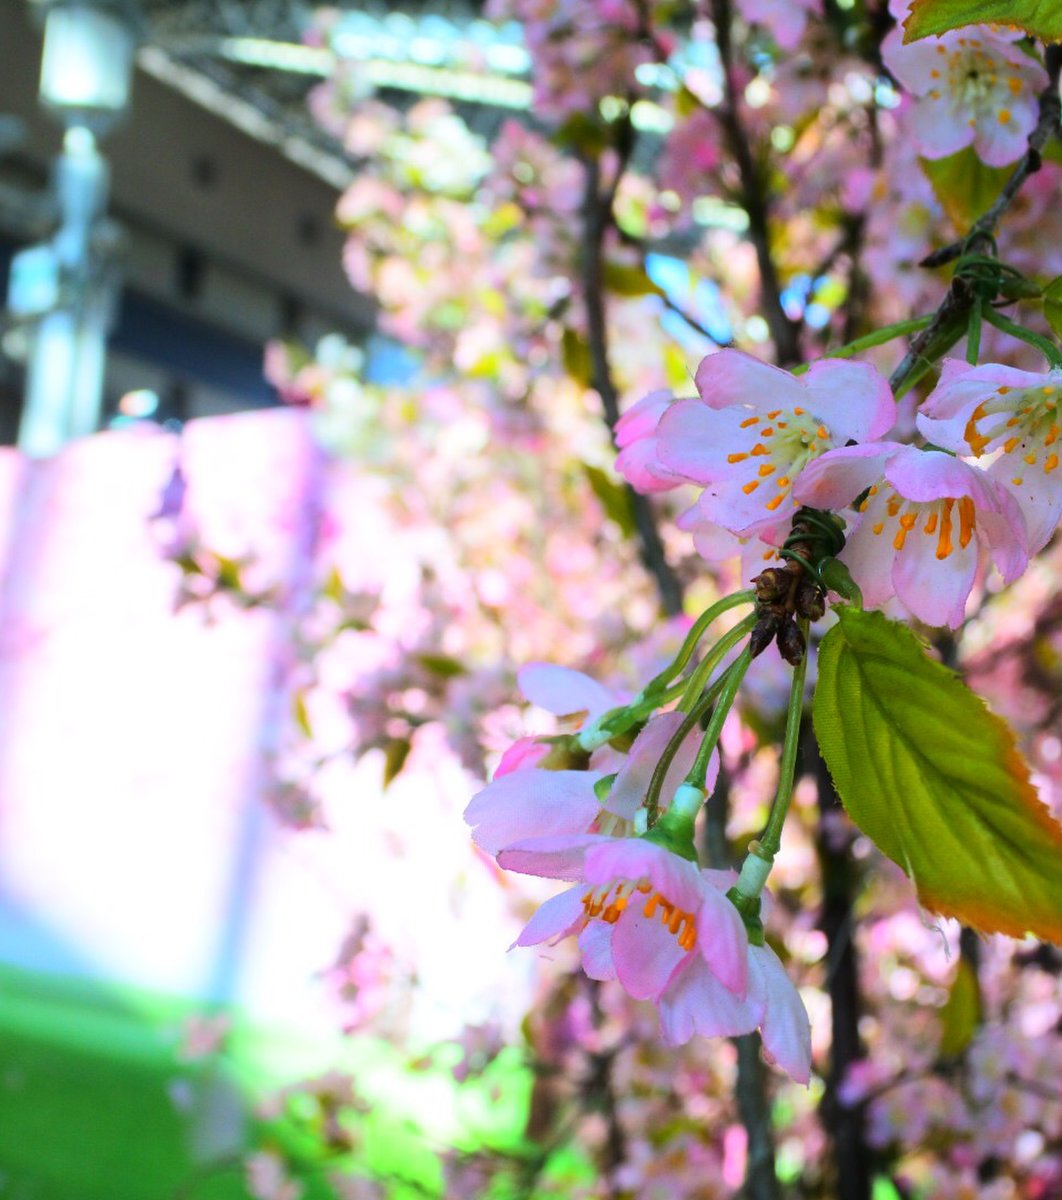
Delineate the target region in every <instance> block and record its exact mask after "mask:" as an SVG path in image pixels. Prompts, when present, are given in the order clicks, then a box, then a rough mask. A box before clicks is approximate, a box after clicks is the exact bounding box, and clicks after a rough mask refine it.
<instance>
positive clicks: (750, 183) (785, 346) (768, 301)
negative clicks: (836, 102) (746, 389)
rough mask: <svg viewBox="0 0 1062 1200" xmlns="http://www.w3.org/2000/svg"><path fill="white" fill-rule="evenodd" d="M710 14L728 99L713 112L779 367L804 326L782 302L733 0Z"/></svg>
mask: <svg viewBox="0 0 1062 1200" xmlns="http://www.w3.org/2000/svg"><path fill="white" fill-rule="evenodd" d="M711 14H712V23H713V24H714V26H715V40H716V45H717V46H718V48H719V60H720V63H721V64H722V68H723V102H722V104H720V105H719V107H718V108H716V109H712V110H711V111H712V112H714V113H715V115H716V116H717V117H718V119H719V122H720V123H721V125H722V127H723V135H724V137H725V138H726V144H727V149H728V150H729V151H730V154H731V156H732V157H733V159H734V162H735V163H736V164H737V169H738V178H739V179H740V183H741V190H740V194H739V200H740V203H741V206H742V208H744V210H745V212H746V214H747V215H748V218H749V231H748V232H749V240H750V241H751V242H752V246H753V249H754V250H755V252H756V263H757V265H758V267H759V271H760V304H761V307H762V309H763V315H764V319H765V320H766V322H767V328H768V329H769V330H770V333H771V338H772V340H773V341H774V347H775V357H776V358H777V361H778V363H779V365H780V366H783V367H784V366H790V365H792V364H793V363H797V362H799V361H800V358H801V353H800V337H799V326H798V324H797V323H796V322H795V321H793V320H791V319H790V318H789V317H788V316H787V315H786V311H785V309H784V308H783V307H782V286H781V281H780V280H779V278H778V268H777V266H776V265H775V261H774V256H773V254H772V253H771V235H770V207H769V204H768V200H767V181H766V179H765V178H764V174H763V172H762V171H761V170H760V168H759V167H758V166H757V165H756V162H755V160H754V159H753V157H752V150H751V144H752V139H751V137H750V135H749V132H748V130H747V129H746V128H745V125H744V122H743V121H742V119H741V102H740V96H739V93H738V88H737V85H736V83H735V77H734V47H733V42H732V40H731V20H732V17H733V13H732V10H731V6H730V0H711Z"/></svg>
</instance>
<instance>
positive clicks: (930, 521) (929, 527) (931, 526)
mask: <svg viewBox="0 0 1062 1200" xmlns="http://www.w3.org/2000/svg"><path fill="white" fill-rule="evenodd" d="M936 531H937V514H936V513H935V512H931V513H930V514H929V516H928V517H926V523H925V524H924V525H923V526H922V532H923V533H928V534H933V533H936Z"/></svg>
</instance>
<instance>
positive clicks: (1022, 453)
mask: <svg viewBox="0 0 1062 1200" xmlns="http://www.w3.org/2000/svg"><path fill="white" fill-rule="evenodd" d="M696 383H697V390H698V392H699V396H698V397H696V398H692V399H675V398H674V397H672V396H670V395H668V394H663V393H659V392H658V393H653V394H651V395H650V396H647V397H646V398H645V399H643V400H642V401H640V402H639V403H638V404H636V405H634V406H633V407H632V408H631V409H630V410H629V411H628V412H627V414H626V415H625V417H624V418H623V419H622V420H621V422H620V427H619V442H620V446H621V452H620V455H619V457H618V459H617V466H618V468H619V469H620V471H621V472H622V473H623V474H624V476H625V477H626V478H627V479H628V480H629V481H630V482H631V484H632V485H633V486H634V487H636V488H638V489H639V490H641V491H645V492H653V491H660V490H668V489H672V488H677V487H680V486H681V485H683V484H692V485H694V486H697V487H699V488H701V489H702V490H701V492H700V495H699V496H698V497H697V499H696V501H695V503H694V504H693V506H692V507H691V508H689V509H688V510H687V511H686V512H685V513H684V514H683V516H682V517H680V519H679V523H680V524H681V525H683V526H684V527H685V528H687V529H690V530H691V531H693V533H694V535H695V537H697V538H698V541H699V545H700V546H701V547H702V548H703V549H704V550H705V551H706V553H707V554H708V556H709V557H711V556H712V555H713V554H718V547H719V545H720V539H719V536H718V531H719V530H722V531H724V532H725V534H729V535H732V536H733V537H734V538H737V539H741V540H743V541H744V542H745V543H746V546H747V547H748V548H749V550H750V551H751V553H752V559H753V560H755V558H756V557H759V558H760V559H761V560H767V561H769V560H771V559H772V558H774V557H775V555H776V547H777V546H778V545H779V544H780V542H781V540H783V539H784V537H785V536H786V534H787V532H788V527H789V522H790V519H791V517H792V515H793V513H794V511H795V508H796V506H797V505H801V504H804V505H808V506H810V507H813V508H817V509H829V510H834V511H839V512H843V513H844V515H845V518H846V521H847V523H848V536H847V544H846V546H845V549H844V550H843V551H842V552H841V554H840V556H839V557H840V558H841V560H842V561H843V562H845V563H846V565H847V566H848V567H849V569H850V570H851V573H852V575H853V577H854V579H855V581H856V583H857V584H858V585H859V586H860V588H861V589H862V591H863V595H864V598H865V601H866V602H867V603H868V604H870V605H872V606H880V605H882V604H884V603H885V602H886V601H888V600H889V599H890V598H891V597H893V596H895V597H897V598H898V600H899V601H900V603H901V604H902V605H903V606H904V608H905V609H906V611H907V612H909V613H910V614H911V615H912V616H914V617H916V618H918V619H919V620H921V621H924V622H925V623H926V624H929V625H938V626H939V625H946V626H950V627H951V628H957V627H958V626H959V625H960V624H962V622H963V620H964V618H965V613H966V604H967V600H968V598H969V595H970V592H971V590H972V588H973V586H974V581H975V579H976V578H977V576H978V571H979V568H980V567H981V566H982V565H983V561H984V560H986V559H990V560H991V561H992V562H994V563H995V565H996V567H997V568H998V570H999V572H1000V575H1001V576H1002V579H1003V581H1004V582H1005V583H1011V582H1013V581H1014V580H1015V579H1017V578H1018V576H1020V575H1021V574H1022V572H1023V571H1024V570H1025V568H1026V566H1027V565H1028V562H1029V558H1030V556H1031V555H1033V554H1035V553H1036V552H1037V551H1039V550H1040V549H1042V547H1043V546H1044V545H1046V543H1047V541H1048V540H1049V538H1050V537H1051V535H1052V533H1053V532H1054V530H1055V527H1056V526H1057V524H1058V520H1059V516H1060V515H1062V474H1060V473H1058V466H1059V454H1058V449H1057V447H1056V443H1057V441H1058V438H1059V436H1060V431H1062V415H1060V408H1059V397H1060V396H1062V372H1059V371H1057V370H1052V371H1050V372H1048V373H1047V374H1037V373H1035V372H1029V371H1019V370H1016V369H1014V368H1011V367H1006V366H1001V365H996V364H987V365H984V366H977V367H972V366H970V365H968V364H966V363H964V362H961V361H958V360H949V361H948V362H946V363H945V365H944V368H943V370H942V372H941V377H940V380H939V382H938V384H937V386H936V388H935V389H934V390H933V392H932V393H931V394H930V396H929V397H928V398H927V400H926V401H925V402H924V404H923V405H922V407H921V410H920V412H919V414H918V417H917V427H918V431H919V432H920V433H921V434H922V435H923V437H924V438H925V439H926V443H927V444H926V445H925V446H923V447H918V446H914V445H910V444H904V443H902V442H900V441H898V440H890V439H889V438H888V437H887V436H886V435H887V434H889V433H890V431H891V430H892V428H893V426H894V424H895V420H896V407H895V404H894V402H893V400H892V397H891V394H890V392H889V388H888V384H887V383H886V381H885V380H884V379H883V378H882V377H881V376H880V375H879V374H878V372H877V371H876V370H875V369H874V368H873V367H872V366H869V365H868V364H861V363H854V362H844V361H839V360H835V361H831V360H822V361H820V362H817V363H815V364H813V365H812V367H811V368H810V370H809V371H808V372H807V374H806V375H804V376H802V377H794V376H793V375H790V374H789V373H788V372H785V371H782V370H780V369H779V368H777V367H771V366H768V365H766V364H764V363H761V362H758V361H757V360H755V359H753V358H751V357H750V356H749V355H747V354H744V353H742V352H740V351H736V350H723V351H720V352H719V353H718V354H713V355H709V356H708V357H707V358H706V359H704V361H703V362H702V363H701V365H700V367H699V368H698V370H697V375H696ZM722 546H723V548H724V550H726V551H729V552H733V550H734V548H735V547H734V544H733V542H729V543H728V542H727V541H726V540H725V538H724V540H723V541H722Z"/></svg>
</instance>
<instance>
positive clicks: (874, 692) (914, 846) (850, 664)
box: [814, 606, 1062, 942]
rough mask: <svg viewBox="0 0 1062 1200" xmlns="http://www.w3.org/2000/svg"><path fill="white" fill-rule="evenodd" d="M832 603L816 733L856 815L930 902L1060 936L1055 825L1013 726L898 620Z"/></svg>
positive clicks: (935, 907)
mask: <svg viewBox="0 0 1062 1200" xmlns="http://www.w3.org/2000/svg"><path fill="white" fill-rule="evenodd" d="M837 611H838V614H839V618H840V619H839V621H838V623H837V625H836V626H834V628H833V629H831V630H830V632H829V633H828V634H827V635H826V637H825V638H824V639H823V641H822V646H821V648H820V650H819V680H818V685H817V687H816V689H815V709H814V711H815V732H816V734H817V736H818V739H819V745H820V747H821V749H822V755H823V758H824V759H825V760H826V764H827V766H828V767H829V768H830V773H831V775H832V776H833V779H834V783H835V784H836V786H837V791H838V793H839V794H840V797H841V799H842V801H843V802H844V805H845V808H847V810H848V812H849V814H850V815H851V817H852V819H853V820H854V821H855V823H856V824H857V825H858V826H859V827H860V829H862V830H863V831H864V832H865V833H866V834H867V835H868V836H869V837H870V838H872V839H873V841H874V842H875V843H876V844H877V845H878V847H879V848H880V849H881V850H882V851H883V852H884V853H885V854H887V855H888V856H889V858H891V859H892V860H893V861H894V862H896V863H898V864H899V866H900V867H902V868H903V870H904V871H905V872H906V873H907V875H909V876H910V878H911V879H912V880H913V882H914V884H915V887H916V888H917V890H918V895H919V898H920V900H921V901H922V903H923V904H924V905H925V906H926V907H927V908H928V909H931V910H932V911H934V912H939V913H943V914H944V915H945V916H953V917H958V918H959V919H960V920H962V921H965V922H966V923H967V924H968V925H971V926H973V927H974V928H977V929H982V930H985V931H987V932H1000V933H1008V934H1011V935H1012V936H1014V937H1022V936H1023V935H1024V934H1025V933H1026V932H1032V933H1035V934H1036V935H1037V936H1038V937H1041V938H1045V939H1047V940H1049V941H1053V942H1062V826H1060V825H1059V824H1058V823H1057V822H1056V821H1054V820H1053V819H1052V817H1051V816H1050V814H1049V813H1048V811H1047V809H1046V808H1045V807H1044V805H1043V804H1042V803H1041V801H1040V799H1039V797H1038V796H1037V794H1036V791H1035V789H1034V788H1033V787H1032V784H1031V783H1030V782H1029V770H1028V767H1027V766H1026V765H1025V762H1024V760H1023V759H1022V757H1021V755H1020V754H1019V753H1018V750H1017V748H1016V746H1015V744H1014V735H1013V733H1012V732H1011V730H1010V729H1009V728H1008V726H1007V725H1006V724H1005V723H1004V722H1003V721H1001V720H1000V719H999V718H998V717H996V716H994V715H993V714H992V713H991V712H989V711H988V709H987V708H986V707H985V705H984V702H983V701H982V700H981V699H980V698H979V697H978V696H976V695H974V693H973V692H971V691H970V690H969V688H967V687H966V685H965V684H964V683H963V682H962V680H961V679H960V678H959V677H958V675H956V674H955V672H953V671H949V670H948V669H947V668H946V667H944V666H942V665H941V664H940V663H938V662H935V661H933V660H932V659H931V658H929V657H928V656H927V654H926V652H925V649H924V647H923V646H922V644H921V643H920V642H919V640H918V639H917V638H916V637H915V635H914V634H913V633H912V632H911V631H910V630H909V629H908V628H907V627H906V626H904V625H901V624H899V623H897V622H895V621H890V620H888V619H887V618H886V617H884V616H883V615H882V614H881V613H879V612H860V611H858V610H856V609H852V608H847V607H845V606H839V607H838V609H837Z"/></svg>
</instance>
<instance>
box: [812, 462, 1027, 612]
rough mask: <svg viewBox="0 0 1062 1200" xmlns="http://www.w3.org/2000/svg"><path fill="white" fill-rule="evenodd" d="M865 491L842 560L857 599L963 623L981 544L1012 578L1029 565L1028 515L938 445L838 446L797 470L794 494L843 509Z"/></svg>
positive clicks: (992, 483)
mask: <svg viewBox="0 0 1062 1200" xmlns="http://www.w3.org/2000/svg"><path fill="white" fill-rule="evenodd" d="M863 493H865V496H864V497H863V499H862V500H861V501H860V503H859V514H860V515H859V517H858V519H857V520H856V521H855V523H854V528H853V529H852V532H851V533H850V534H849V536H848V541H847V543H846V545H845V548H844V550H843V551H842V552H841V554H840V555H839V557H840V558H841V560H842V561H843V562H845V563H846V564H847V565H848V568H849V570H850V571H851V572H852V576H853V578H854V579H855V581H856V583H858V584H859V586H860V587H861V588H862V590H863V597H864V600H865V601H866V603H867V604H868V605H869V606H871V607H879V606H880V605H882V604H883V603H884V602H885V601H886V600H888V599H889V597H890V596H892V595H896V596H897V597H899V599H900V600H901V601H902V603H903V604H904V605H905V606H906V607H907V609H908V610H909V611H910V612H911V613H912V614H913V615H914V616H915V617H917V618H918V619H919V620H921V621H925V622H926V624H927V625H948V626H950V627H951V628H953V629H955V628H957V627H958V626H959V625H961V624H962V621H963V617H964V615H965V609H966V600H967V598H968V597H969V595H970V590H971V588H972V587H973V583H974V577H975V575H976V572H977V564H978V557H979V553H980V550H981V549H982V548H983V549H984V550H985V551H986V552H987V553H988V554H989V555H990V556H991V558H992V559H993V560H994V561H995V564H996V566H997V567H998V568H999V571H1000V574H1001V575H1002V576H1003V579H1004V582H1006V583H1010V582H1012V581H1013V580H1015V579H1017V577H1018V576H1019V575H1020V574H1021V573H1022V571H1024V570H1025V567H1026V565H1027V563H1028V558H1029V556H1028V553H1027V550H1026V537H1027V535H1026V530H1025V521H1024V518H1023V517H1022V515H1021V511H1020V509H1019V508H1018V505H1017V503H1016V501H1015V500H1014V497H1013V496H1011V495H1010V493H1009V492H1007V491H1005V490H1004V489H1003V488H1001V487H1000V486H999V485H998V484H997V483H996V482H995V481H994V480H993V479H991V478H990V477H989V476H988V475H986V474H985V472H984V471H979V470H977V469H976V468H975V467H971V466H970V465H969V464H968V463H964V462H962V461H961V459H958V458H954V457H952V455H950V454H946V453H944V452H943V451H940V450H919V449H917V448H916V447H914V446H904V445H901V444H899V443H898V442H879V443H877V444H875V445H866V446H845V447H842V448H840V449H837V450H833V451H831V452H830V453H829V454H827V455H824V456H823V457H822V458H820V459H819V460H818V461H817V462H815V463H813V464H812V465H811V466H810V467H808V469H807V470H806V471H805V472H804V474H803V475H802V476H801V478H800V480H799V482H798V486H797V496H798V499H799V500H800V501H801V502H802V503H804V504H810V505H812V506H814V507H816V508H830V509H840V508H844V507H845V506H846V505H849V504H851V503H852V502H853V501H855V500H856V498H857V497H859V496H861V495H862V494H863Z"/></svg>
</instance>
